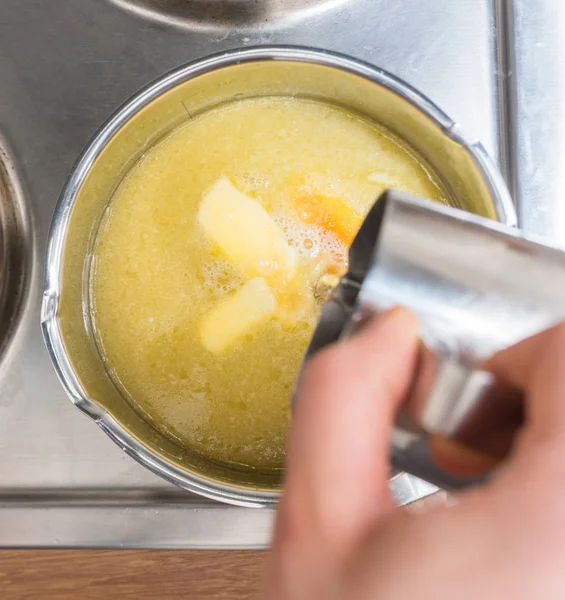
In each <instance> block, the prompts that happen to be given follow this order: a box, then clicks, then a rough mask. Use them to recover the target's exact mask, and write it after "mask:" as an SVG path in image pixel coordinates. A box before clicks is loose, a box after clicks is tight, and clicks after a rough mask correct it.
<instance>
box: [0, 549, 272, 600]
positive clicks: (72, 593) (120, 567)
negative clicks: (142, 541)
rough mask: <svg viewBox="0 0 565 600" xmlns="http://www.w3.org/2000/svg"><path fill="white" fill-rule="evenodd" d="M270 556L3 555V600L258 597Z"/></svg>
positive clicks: (151, 553)
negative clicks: (266, 563) (266, 560)
mask: <svg viewBox="0 0 565 600" xmlns="http://www.w3.org/2000/svg"><path fill="white" fill-rule="evenodd" d="M265 559H266V552H247V551H246V552H242V551H213V550H211V551H208V550H207V551H202V550H2V551H0V598H2V600H35V599H41V600H55V599H56V600H67V599H69V600H70V599H72V600H90V599H92V598H104V599H108V600H109V599H111V598H120V599H124V600H126V599H129V598H132V599H133V598H135V599H136V600H154V599H155V600H175V599H177V598H183V599H189V600H200V599H206V600H210V599H214V600H216V599H217V600H232V599H233V600H240V599H248V598H256V597H257V594H258V591H259V588H260V584H261V580H262V577H263V570H264V566H265Z"/></svg>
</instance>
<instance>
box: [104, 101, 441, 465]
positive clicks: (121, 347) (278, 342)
mask: <svg viewBox="0 0 565 600" xmlns="http://www.w3.org/2000/svg"><path fill="white" fill-rule="evenodd" d="M387 187H395V188H400V189H403V190H407V191H410V192H412V193H415V194H419V195H423V196H427V197H430V198H434V199H436V200H439V201H445V200H446V194H445V192H444V191H443V190H442V189H441V187H440V186H439V185H438V183H437V182H436V181H435V179H434V177H433V175H432V174H431V173H430V172H429V171H428V170H427V169H426V168H425V167H424V166H423V165H422V164H421V162H420V161H419V160H418V159H417V158H416V157H415V156H414V155H413V154H412V153H411V152H410V151H409V150H408V149H407V148H406V147H404V146H403V145H402V144H401V143H400V142H399V141H398V140H397V139H395V138H394V137H393V136H392V135H391V134H390V133H389V132H388V131H386V130H384V129H382V128H380V127H379V126H377V125H375V124H373V123H371V122H368V121H366V120H364V119H362V118H360V117H358V116H356V115H353V114H351V113H348V112H346V111H344V110H342V109H339V108H336V107H333V106H330V105H326V104H323V103H318V102H314V101H310V100H305V99H298V98H263V99H250V100H244V101H240V102H234V103H233V104H229V105H223V106H221V107H218V108H215V109H213V110H211V111H209V112H207V113H205V114H202V115H200V116H198V117H196V118H194V119H192V120H190V121H188V122H187V123H186V124H185V125H183V126H182V127H179V128H178V129H176V130H175V131H173V132H172V133H171V134H170V135H169V136H168V137H167V138H166V139H164V140H163V141H162V142H160V143H159V144H158V145H156V146H155V147H153V148H152V149H151V150H149V151H148V152H147V153H146V154H145V155H144V156H143V157H142V159H141V160H140V161H139V162H138V163H137V164H136V165H135V166H134V168H132V169H131V171H130V172H129V173H128V175H127V176H126V177H125V179H124V180H123V181H122V182H121V184H120V185H119V187H118V189H117V191H116V193H115V195H114V197H113V198H112V201H111V203H110V207H109V210H108V211H107V214H106V216H105V218H104V219H103V222H102V224H101V227H100V231H99V233H98V236H97V240H96V244H95V261H94V265H95V267H94V270H93V276H92V311H93V316H94V322H95V328H96V336H97V342H98V344H99V347H100V349H101V352H102V354H103V356H104V358H105V361H106V364H107V366H108V369H109V370H110V372H111V373H112V375H113V377H114V380H115V381H116V384H117V385H118V386H119V387H120V388H121V391H122V393H124V394H125V395H126V396H127V397H128V398H129V399H130V401H131V402H132V403H133V404H134V405H135V406H136V407H138V409H140V410H141V411H143V413H145V415H146V416H147V418H149V419H150V420H151V421H152V422H153V423H154V425H155V426H156V427H157V428H159V429H160V430H161V431H163V432H164V433H165V434H166V435H168V436H170V437H171V438H173V439H174V440H177V441H178V442H179V443H181V444H183V445H185V446H187V447H189V448H191V449H192V450H193V451H194V452H197V453H199V454H201V455H203V456H205V457H208V458H210V459H211V460H215V461H220V462H226V463H238V464H241V465H246V466H249V467H253V468H260V469H265V470H267V469H278V468H280V467H282V463H283V459H284V444H285V436H286V432H287V428H288V425H289V416H290V394H291V390H292V387H293V383H294V379H295V377H296V374H297V371H298V368H299V365H300V362H301V359H302V356H303V354H304V351H305V349H306V346H307V344H308V340H309V337H310V335H311V333H312V331H313V328H314V325H315V322H316V319H317V315H318V311H319V299H318V298H317V295H316V290H317V283H318V281H319V280H320V278H321V277H323V276H324V275H325V274H327V273H330V274H334V275H337V274H339V273H342V272H343V271H344V270H345V268H346V260H347V248H348V245H349V244H350V242H351V240H352V239H353V237H354V235H355V233H356V231H357V228H358V227H359V225H360V223H361V221H362V218H363V216H364V215H365V213H366V212H367V211H368V209H369V208H370V206H371V205H372V203H373V202H374V200H375V198H376V197H377V195H378V194H379V193H380V192H382V191H383V190H384V189H385V188H387Z"/></svg>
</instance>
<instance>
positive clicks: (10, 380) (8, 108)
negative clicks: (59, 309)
mask: <svg viewBox="0 0 565 600" xmlns="http://www.w3.org/2000/svg"><path fill="white" fill-rule="evenodd" d="M493 4H496V5H498V4H500V2H496V3H493V2H490V1H489V0H459V1H458V2H456V3H455V2H452V0H404V1H403V2H389V1H387V0H347V1H345V2H343V3H342V4H341V5H337V6H334V7H329V8H328V10H324V11H321V12H318V13H316V14H314V15H306V16H305V17H300V15H297V16H296V18H295V19H292V22H288V21H286V22H284V23H283V22H277V21H271V22H266V23H265V22H263V23H262V24H260V25H255V26H248V27H243V28H241V27H222V28H217V29H213V28H212V29H207V28H204V29H202V28H199V27H196V26H194V27H193V26H191V25H188V24H185V25H184V26H182V27H177V26H175V25H172V24H168V23H167V22H166V21H161V22H158V21H156V20H154V19H149V18H145V17H143V16H141V15H139V14H133V13H128V12H127V11H124V10H123V9H122V8H118V7H116V6H115V5H113V4H112V3H111V2H110V1H107V2H106V1H103V0H51V1H50V2H48V3H47V2H44V1H42V0H28V1H27V2H25V3H24V2H21V0H3V1H2V3H1V6H0V133H1V135H2V136H3V139H5V141H6V142H7V143H8V144H9V149H10V157H11V160H13V163H14V168H15V174H14V176H15V177H16V178H17V180H18V185H19V186H20V188H21V189H22V190H23V192H24V193H25V196H26V207H27V211H28V214H29V217H30V218H29V222H30V227H31V230H30V234H31V235H30V244H29V255H30V256H31V257H32V258H33V261H30V269H29V285H28V288H27V295H26V296H25V298H24V301H23V303H22V306H24V307H25V311H23V312H22V314H21V315H20V316H19V317H18V320H17V323H16V324H15V325H14V329H15V331H14V333H13V335H12V336H11V339H10V346H9V347H8V348H6V349H5V351H4V353H3V354H2V357H1V364H0V456H1V457H2V460H1V461H0V488H1V489H0V544H4V545H25V546H33V545H54V546H56V545H58V543H60V542H59V540H61V539H63V538H64V537H66V538H67V539H69V537H74V539H73V542H72V543H76V544H79V545H89V544H92V545H96V544H97V543H99V542H98V540H99V537H100V533H99V532H98V527H97V526H96V525H93V526H92V527H89V526H86V524H88V523H90V522H92V523H95V522H96V518H97V515H99V514H100V513H99V512H98V511H99V510H102V508H103V507H104V506H105V504H106V503H107V502H110V501H111V502H114V504H113V505H114V506H116V509H115V510H117V511H118V514H120V515H121V517H123V519H124V521H126V522H127V526H126V527H127V529H128V530H129V531H135V530H137V531H144V532H145V537H144V539H141V540H139V542H138V545H141V546H143V545H144V544H145V543H146V542H145V540H147V539H149V536H150V535H151V536H153V537H154V539H156V538H158V539H159V540H160V543H161V544H162V545H167V544H168V542H169V541H170V540H171V534H170V530H165V529H164V528H160V527H159V525H158V523H156V520H157V521H158V519H159V516H158V515H159V514H160V513H159V508H158V507H159V506H163V505H165V504H166V498H167V494H169V493H170V490H171V485H170V484H167V483H165V482H163V481H162V480H160V479H159V478H157V477H155V476H154V475H152V474H151V473H149V472H147V471H146V470H145V469H143V468H142V467H140V466H139V465H137V464H136V463H135V462H134V461H132V460H131V459H130V458H128V457H127V456H125V455H124V454H123V453H122V452H121V451H120V449H119V448H117V447H116V446H115V445H114V444H113V443H111V442H110V441H109V440H108V439H107V438H106V437H105V436H103V435H101V434H100V432H99V431H98V429H97V428H96V427H94V426H93V425H92V423H91V422H90V421H89V420H88V419H86V418H85V417H84V416H83V415H80V414H79V413H78V411H76V410H75V409H74V407H73V406H72V405H71V404H70V403H69V402H68V400H67V398H66V397H65V393H64V391H63V390H62V388H61V386H60V385H59V382H58V380H57V378H56V375H55V373H54V371H53V369H52V368H51V365H50V363H49V359H48V356H47V352H46V350H45V348H44V346H43V343H42V340H41V334H40V328H39V309H40V301H41V283H42V273H41V266H40V265H42V263H43V260H44V256H45V255H44V250H45V246H46V239H47V231H48V224H49V222H50V220H51V216H52V212H53V209H54V206H55V203H56V200H57V197H58V195H59V193H60V190H61V188H62V186H63V183H64V180H65V178H66V176H67V174H68V173H69V171H70V169H71V167H72V165H73V163H74V161H75V160H76V157H77V156H78V154H79V152H80V151H81V150H82V148H83V147H84V146H85V144H86V143H87V141H88V140H89V138H90V137H91V136H92V135H93V133H94V132H95V131H96V129H97V128H98V127H99V126H100V124H101V123H102V122H103V121H104V120H105V119H106V118H107V116H108V114H110V112H112V111H113V110H115V108H116V107H117V106H118V105H120V104H121V103H122V102H124V101H125V100H126V99H127V98H128V97H130V96H131V95H132V94H134V93H135V92H136V91H137V90H138V89H139V88H141V87H142V86H144V85H146V84H147V83H148V82H150V81H152V80H153V79H155V78H156V77H158V76H160V75H161V74H163V73H164V72H166V71H168V70H170V69H172V68H174V67H176V66H178V65H180V64H183V63H186V62H188V61H189V60H193V59H196V58H199V57H202V56H204V55H207V54H210V53H212V52H217V51H220V50H224V49H228V48H234V47H241V46H246V45H252V44H253V45H255V44H283V43H291V44H303V45H312V46H318V47H322V48H328V49H331V50H336V51H339V52H343V53H346V54H350V55H352V56H354V57H358V58H361V59H364V60H367V61H368V62H371V63H373V64H376V65H379V66H382V67H384V68H386V69H387V70H389V71H390V72H392V73H393V74H395V75H398V76H400V77H401V78H403V79H404V80H406V81H407V82H408V83H410V84H412V85H414V86H415V87H416V88H418V89H420V90H421V91H422V92H423V93H424V94H426V95H428V96H429V97H430V98H431V99H432V100H433V101H435V102H436V103H438V104H439V105H440V106H441V107H442V108H443V109H444V110H445V111H446V112H447V113H448V114H449V115H450V116H451V117H453V118H454V119H455V120H456V121H457V122H458V123H460V124H461V126H462V127H463V128H464V129H465V130H466V131H468V132H472V134H473V135H474V136H476V137H477V138H478V139H480V140H481V141H482V142H483V144H484V145H485V147H486V149H487V151H488V152H489V154H490V155H491V156H493V157H499V156H501V157H502V158H505V156H506V144H504V143H503V144H501V143H499V139H500V138H499V129H500V119H499V116H500V114H499V108H500V107H501V96H502V91H503V90H502V88H501V87H500V86H499V85H498V83H499V77H498V75H497V73H499V72H500V68H501V66H500V64H499V62H498V55H497V50H498V49H499V46H500V40H499V39H498V37H497V35H498V32H495V31H493V23H494V16H495V11H494V8H495V7H494V6H493ZM544 4H545V6H549V5H550V4H552V5H553V6H554V5H555V3H551V0H546V2H545V3H544ZM537 6H538V4H537V3H536V6H535V7H534V8H533V11H534V12H535V11H538V8H537ZM545 10H546V9H545V8H544V9H543V10H542V14H545ZM544 43H547V44H558V43H560V38H559V37H556V38H552V39H549V37H548V36H545V37H544ZM554 63H555V64H554V65H553V68H555V69H559V67H558V63H559V64H561V65H562V63H561V62H560V61H559V56H557V57H556V60H555V61H554ZM522 72H524V71H522ZM534 75H535V74H534ZM526 77H529V76H527V75H526ZM500 80H501V81H506V78H504V77H503V76H501V77H500ZM520 85H528V81H525V82H521V83H520ZM516 86H518V84H516ZM530 87H531V86H530ZM530 93H531V94H533V93H534V92H533V91H532V92H530ZM554 109H555V105H554ZM540 117H544V118H545V117H546V115H545V114H544V113H543V111H542V112H541V114H540ZM528 123H529V126H536V127H537V126H538V123H533V122H532V120H529V121H528ZM522 135H527V132H523V133H522ZM499 151H500V154H499ZM561 151H562V148H561ZM525 166H526V165H525ZM542 166H543V165H538V168H541V167H542ZM552 173H553V172H548V173H547V176H546V178H545V179H546V184H547V185H552V183H553V180H552V179H551V177H552ZM524 199H525V200H526V199H527V198H526V197H525V198H524ZM522 204H523V206H522V210H524V206H525V204H524V202H523V203H522ZM409 488H410V486H407V489H408V493H409V494H410V495H411V496H410V497H412V494H413V490H411V489H409ZM123 490H134V492H135V493H139V494H141V495H143V494H147V493H150V494H152V497H153V498H154V499H155V504H153V505H152V506H150V507H148V508H147V509H146V510H145V511H144V512H139V511H133V512H131V510H130V509H131V508H132V506H133V505H134V504H135V502H133V501H128V500H125V499H124V496H122V495H121V492H122V491H123ZM46 491H47V492H49V493H51V494H52V495H53V498H55V499H57V501H60V502H62V503H65V502H66V501H67V500H68V498H69V496H70V497H71V498H74V497H75V496H76V494H77V493H78V492H80V493H81V494H83V495H84V494H86V496H87V497H89V498H90V500H89V501H87V502H85V503H84V504H82V505H81V506H80V507H76V508H75V509H74V510H75V512H74V513H73V514H74V515H80V516H78V517H77V519H78V520H79V521H80V522H81V523H82V527H81V528H80V529H79V528H77V527H76V521H74V522H73V520H72V518H71V516H67V515H68V513H67V511H66V510H64V509H62V510H60V511H59V512H58V514H59V517H58V518H60V519H61V520H60V521H59V524H58V527H57V528H56V529H57V531H55V530H53V529H51V528H50V527H49V524H48V523H49V514H50V510H51V506H52V505H51V502H52V499H51V500H46V498H45V495H44V493H45V492H46ZM100 491H104V492H105V493H107V494H108V496H109V497H110V498H111V499H113V500H109V501H106V500H104V501H102V500H101V499H100V497H99V495H98V494H99V492H100ZM23 497H25V498H26V499H27V500H26V504H25V506H24V507H23V508H22V510H21V511H20V512H17V511H18V510H19V509H17V508H15V506H17V505H18V504H19V502H20V500H18V498H19V499H21V498H23ZM186 498H187V500H186V510H185V514H184V515H183V516H184V527H183V529H182V534H181V537H182V538H183V539H182V543H183V544H186V545H190V543H191V539H196V538H197V533H196V532H198V531H200V527H199V522H200V521H199V520H200V518H202V519H204V515H205V514H206V511H208V510H209V508H208V507H209V506H210V505H202V504H198V505H197V506H196V507H195V506H194V504H193V503H192V502H193V500H192V499H191V498H190V496H189V495H187V496H186ZM59 506H60V505H59ZM26 507H30V508H26ZM24 509H25V510H24ZM221 510H222V511H224V512H222V513H221V514H222V515H223V516H225V518H226V519H228V520H229V521H230V522H232V523H233V531H237V532H238V534H237V540H232V541H233V543H234V544H236V545H238V546H240V547H245V546H254V545H257V544H259V545H260V544H266V543H267V542H268V535H267V534H266V531H267V530H268V527H267V525H266V524H267V523H269V522H270V520H271V514H270V513H269V511H255V512H254V516H253V519H254V520H253V521H249V520H248V517H247V514H248V512H247V510H246V509H243V510H242V509H238V508H232V507H222V509H221ZM214 514H216V513H214ZM16 516H17V517H18V518H21V519H22V520H21V521H19V522H16V521H15V517H16ZM258 520H259V521H261V523H262V524H261V525H259V524H258V522H257V521H258ZM213 521H214V520H213ZM217 521H219V520H217ZM224 522H225V521H222V523H224ZM263 525H265V526H263ZM18 526H19V530H16V528H17V527H18ZM7 531H11V532H12V535H10V536H8V535H4V533H3V532H7ZM24 534H25V535H24ZM105 535H106V540H105V542H104V543H105V545H120V543H122V542H123V531H122V530H116V531H115V532H113V531H111V530H108V531H106V532H105ZM208 536H209V537H208V543H209V544H211V545H213V546H216V547H222V546H223V545H224V544H226V534H225V532H224V528H223V526H222V525H221V524H220V523H218V526H217V527H212V528H211V529H210V531H209V532H208Z"/></svg>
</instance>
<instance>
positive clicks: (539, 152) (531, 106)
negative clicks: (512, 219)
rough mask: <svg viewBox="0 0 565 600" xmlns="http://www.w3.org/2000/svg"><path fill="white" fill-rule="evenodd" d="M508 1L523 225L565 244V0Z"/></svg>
mask: <svg viewBox="0 0 565 600" xmlns="http://www.w3.org/2000/svg"><path fill="white" fill-rule="evenodd" d="M507 4H508V5H509V8H508V10H509V11H510V14H511V16H512V20H511V23H512V27H511V28H509V30H508V35H507V46H508V57H509V60H508V66H507V68H508V75H509V77H508V82H507V83H508V94H509V106H510V107H511V108H512V111H511V113H510V116H511V119H512V122H511V123H510V131H513V132H514V135H513V136H511V138H510V141H511V142H512V144H511V150H512V154H513V156H512V161H513V163H514V165H515V171H514V178H515V186H516V200H517V204H518V210H519V219H520V225H521V227H523V228H524V229H525V230H526V231H531V232H534V233H537V234H540V235H543V236H545V237H547V238H549V239H550V240H552V241H553V242H554V243H556V244H559V245H561V246H565V202H564V201H563V190H564V189H565V170H564V169H563V164H564V162H563V161H564V157H565V60H564V56H565V42H564V39H565V38H564V36H565V3H563V2H556V1H555V0H540V1H539V2H537V1H535V0H514V2H507Z"/></svg>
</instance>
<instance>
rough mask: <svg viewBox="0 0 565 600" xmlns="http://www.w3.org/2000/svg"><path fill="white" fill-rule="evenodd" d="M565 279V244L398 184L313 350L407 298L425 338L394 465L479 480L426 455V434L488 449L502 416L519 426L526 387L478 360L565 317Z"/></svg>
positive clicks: (358, 245)
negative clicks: (444, 469) (442, 468)
mask: <svg viewBox="0 0 565 600" xmlns="http://www.w3.org/2000/svg"><path fill="white" fill-rule="evenodd" d="M564 290H565V252H563V251H561V250H556V249H553V248H549V247H547V246H545V245H542V244H539V243H538V242H536V241H533V240H532V239H531V238H529V237H527V236H526V235H525V234H523V233H521V232H519V230H517V229H514V228H510V227H507V226H506V225H503V224H499V223H494V222H493V221H491V220H489V219H485V218H483V217H479V216H477V215H472V214H470V213H468V212H463V211H461V210H458V209H455V208H451V207H447V206H441V205H439V204H437V203H434V202H431V201H429V200H423V199H420V198H414V197H410V196H408V195H406V194H402V193H400V192H394V191H392V192H391V191H389V192H386V193H385V194H383V196H382V197H381V198H380V200H379V201H378V202H377V204H376V205H375V206H374V207H373V209H372V210H371V211H370V212H369V215H368V216H367V218H366V219H365V221H364V223H363V224H362V226H361V229H360V231H359V234H358V235H357V237H356V238H355V240H354V241H353V244H352V246H351V251H350V265H349V271H348V273H347V274H346V275H345V276H344V277H343V278H342V280H341V282H340V284H339V285H338V287H337V288H336V289H335V290H334V292H333V294H332V297H331V298H330V300H329V301H328V303H327V304H326V306H325V307H324V309H323V311H322V316H321V319H320V321H319V323H318V327H317V330H316V333H315V335H314V338H313V342H312V344H311V346H310V348H309V353H315V352H317V351H318V350H319V349H320V348H321V347H323V346H325V345H326V344H327V343H331V342H332V341H335V340H338V339H341V338H344V337H347V336H349V335H350V334H351V333H352V332H353V331H355V330H356V329H358V328H359V327H361V326H362V324H363V323H365V322H366V321H367V319H369V318H371V317H372V316H373V315H375V314H379V313H381V312H383V311H384V310H387V309H389V308H391V307H393V306H397V305H402V306H406V307H408V308H410V310H411V311H412V312H413V313H414V314H415V315H416V316H417V318H418V320H419V327H420V335H421V339H422V342H423V346H422V350H421V355H420V360H419V364H418V366H417V368H416V369H415V372H414V375H413V382H412V384H411V386H410V394H409V396H408V397H407V398H406V400H405V402H404V404H403V406H402V409H401V411H400V412H399V414H398V418H397V422H396V429H397V431H395V435H394V438H393V446H394V447H393V466H394V467H396V468H403V469H405V470H407V471H408V472H410V473H412V474H414V475H417V476H418V477H422V478H424V479H425V480H427V481H429V482H431V483H435V484H437V485H440V486H442V487H449V488H454V487H459V486H460V485H462V484H468V483H471V481H464V482H461V481H459V480H458V479H456V478H452V477H450V476H449V474H447V473H441V472H439V471H438V468H437V466H436V465H433V463H431V464H428V463H427V462H426V460H427V459H429V458H430V457H429V453H428V452H427V448H426V447H425V445H422V442H425V441H426V440H427V438H428V436H429V435H430V434H438V435H441V436H442V437H445V438H449V439H451V440H454V441H456V442H458V443H459V444H463V445H465V446H468V447H470V448H472V449H474V450H479V451H483V452H485V453H487V454H491V453H492V449H490V448H489V447H488V442H489V441H492V437H491V438H490V440H489V439H488V437H489V436H493V435H494V433H495V429H496V427H500V428H501V430H502V431H505V432H507V433H508V434H511V432H512V431H513V430H514V431H515V430H516V429H517V428H518V427H519V426H520V425H521V424H522V422H521V421H522V410H523V402H522V398H521V395H520V394H519V393H518V392H517V391H516V390H513V389H511V388H509V387H508V386H506V385H503V384H502V382H499V381H497V380H496V378H495V377H494V376H493V375H492V374H490V373H488V372H485V371H482V370H481V365H482V364H483V363H484V361H485V360H487V359H489V358H490V357H491V356H492V355H493V354H494V353H496V352H498V351H499V350H502V349H504V348H507V347H509V346H511V345H513V344H515V343H517V342H519V341H521V340H523V339H525V338H527V337H530V336H532V335H535V334H536V333H539V332H540V331H543V330H544V329H547V328H549V327H551V326H553V325H555V324H556V323H557V322H559V321H560V320H562V319H563V318H564V317H565V304H564V302H563V295H564ZM332 338H333V340H332ZM510 395H511V396H512V401H510ZM503 400H504V402H503ZM416 448H417V449H422V451H423V454H422V456H421V457H418V456H417V455H416V451H415V449H416ZM492 458H493V459H497V460H499V459H501V458H503V456H502V452H501V453H500V454H498V453H497V455H496V456H494V455H493V456H492ZM412 459H414V461H412ZM432 465H433V468H431V467H432Z"/></svg>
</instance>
